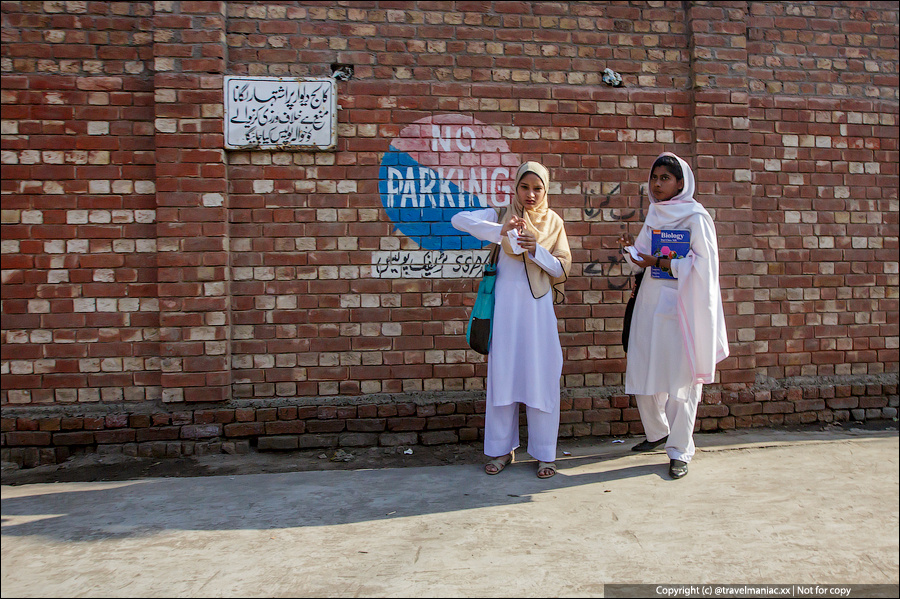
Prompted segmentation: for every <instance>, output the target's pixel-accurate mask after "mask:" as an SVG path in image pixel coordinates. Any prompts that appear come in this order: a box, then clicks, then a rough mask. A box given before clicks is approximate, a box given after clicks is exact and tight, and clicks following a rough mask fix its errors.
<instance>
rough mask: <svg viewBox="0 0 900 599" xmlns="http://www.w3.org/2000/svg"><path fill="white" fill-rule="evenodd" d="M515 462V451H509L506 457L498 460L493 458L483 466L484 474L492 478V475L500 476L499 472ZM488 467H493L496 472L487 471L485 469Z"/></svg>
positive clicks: (503, 456)
mask: <svg viewBox="0 0 900 599" xmlns="http://www.w3.org/2000/svg"><path fill="white" fill-rule="evenodd" d="M505 458H509V459H508V460H507V459H505ZM515 460H516V452H515V451H511V452H509V453H508V454H506V455H502V456H500V457H499V458H494V459H493V460H491V461H490V462H488V463H487V464H485V465H484V473H485V474H490V475H492V476H493V475H494V474H500V473H501V472H503V469H504V468H506V467H507V466H509V465H510V464H512V463H513V462H514V461H515ZM488 466H493V467H494V468H496V469H497V470H496V472H491V471H490V470H488V469H487V467H488Z"/></svg>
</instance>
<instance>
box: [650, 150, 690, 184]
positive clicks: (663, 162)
mask: <svg viewBox="0 0 900 599" xmlns="http://www.w3.org/2000/svg"><path fill="white" fill-rule="evenodd" d="M658 166H664V167H666V169H668V171H669V172H670V173H671V174H672V176H673V177H675V179H677V180H678V181H681V180H682V179H684V173H683V172H682V170H681V164H679V163H678V159H677V158H675V157H674V156H660V157H659V158H657V159H656V162H654V163H653V168H651V169H650V172H651V173H652V172H653V171H654V170H655V169H656V167H658Z"/></svg>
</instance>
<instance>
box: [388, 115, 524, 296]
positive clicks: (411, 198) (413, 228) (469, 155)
mask: <svg viewBox="0 0 900 599" xmlns="http://www.w3.org/2000/svg"><path fill="white" fill-rule="evenodd" d="M518 166H519V158H518V156H516V155H515V154H513V153H511V152H510V151H509V146H508V145H507V143H506V141H505V140H504V139H502V137H501V136H500V132H499V131H497V129H495V128H494V127H491V126H489V125H485V124H484V123H481V122H479V121H478V120H476V119H475V118H473V117H470V116H465V115H456V114H443V115H436V116H432V117H426V118H424V119H420V120H418V121H416V122H414V123H412V124H410V125H408V126H407V127H405V128H404V129H403V130H401V131H400V133H399V135H398V136H397V137H396V138H395V139H394V140H393V141H392V142H391V145H390V148H389V149H388V151H387V152H385V154H384V157H383V158H382V161H381V166H380V168H379V173H378V188H379V193H380V194H381V200H382V204H383V206H384V210H385V213H386V214H387V216H388V218H390V220H391V221H392V222H393V223H394V226H395V227H396V229H397V231H398V232H399V233H401V234H403V235H405V236H406V237H408V238H409V239H410V240H412V241H413V242H415V244H416V245H417V246H418V247H419V249H418V250H393V251H382V252H374V253H373V255H372V276H373V277H375V278H455V277H477V276H480V275H481V271H482V266H483V264H484V261H485V259H486V258H487V253H488V252H487V250H486V249H481V248H483V247H484V246H485V245H486V244H485V243H484V242H481V241H479V240H478V239H475V238H474V237H472V236H470V235H468V234H466V233H463V232H461V231H458V230H456V229H454V228H453V225H451V224H450V219H451V218H452V217H453V215H454V214H456V213H457V212H460V211H463V210H477V209H479V208H489V207H493V208H502V207H504V206H508V205H509V203H510V201H511V199H512V195H511V194H512V193H513V189H512V187H513V185H514V181H513V179H514V177H515V171H516V168H517V167H518Z"/></svg>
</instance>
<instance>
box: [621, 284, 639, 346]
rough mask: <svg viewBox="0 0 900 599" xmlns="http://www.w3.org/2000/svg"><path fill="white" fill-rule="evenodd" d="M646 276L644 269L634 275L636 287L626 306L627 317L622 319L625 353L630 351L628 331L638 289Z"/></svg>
mask: <svg viewBox="0 0 900 599" xmlns="http://www.w3.org/2000/svg"><path fill="white" fill-rule="evenodd" d="M643 278H644V271H643V270H642V271H641V272H639V273H637V274H636V275H635V276H634V287H633V288H632V290H631V297H629V298H628V304H626V306H625V319H624V320H623V321H622V347H623V348H624V349H625V353H626V354H627V353H628V333H630V332H631V316H632V314H633V313H634V301H635V300H636V299H637V294H638V289H640V288H641V279H643Z"/></svg>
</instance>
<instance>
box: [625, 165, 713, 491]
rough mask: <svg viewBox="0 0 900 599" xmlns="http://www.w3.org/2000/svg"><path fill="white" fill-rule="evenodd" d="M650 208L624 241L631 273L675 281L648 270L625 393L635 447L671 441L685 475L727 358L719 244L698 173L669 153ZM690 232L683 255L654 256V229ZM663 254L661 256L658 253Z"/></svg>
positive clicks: (673, 462)
mask: <svg viewBox="0 0 900 599" xmlns="http://www.w3.org/2000/svg"><path fill="white" fill-rule="evenodd" d="M647 195H648V197H649V200H650V207H649V210H648V213H647V219H646V221H645V222H644V225H643V227H642V228H641V232H640V233H639V234H638V237H637V240H634V239H632V237H631V235H629V234H628V233H627V232H626V233H623V234H622V236H621V237H620V238H619V240H618V242H619V245H620V246H623V247H628V246H633V249H634V250H636V252H635V254H631V253H630V252H628V251H625V252H623V253H624V255H625V259H626V261H627V262H628V263H629V264H631V265H632V268H633V269H634V270H637V271H641V270H644V269H647V268H651V267H656V268H661V269H663V270H665V271H668V272H670V273H671V275H672V276H674V277H675V279H674V280H673V279H667V278H654V277H652V276H649V275H650V273H647V272H645V273H644V276H643V279H642V281H641V285H640V290H639V291H638V294H637V298H636V301H635V305H634V313H633V316H632V320H631V329H630V332H629V335H628V351H627V357H628V361H627V366H626V369H625V392H626V393H629V394H632V395H634V396H635V400H636V401H637V406H638V411H639V412H640V415H641V423H642V424H643V426H644V432H645V433H646V435H647V439H646V440H645V441H644V442H642V443H639V444H638V445H636V446H635V447H633V448H632V449H633V450H635V451H650V450H652V449H655V448H656V447H658V446H659V445H662V444H665V447H666V453H667V454H668V456H669V460H670V463H669V474H670V476H672V478H681V477H682V476H684V475H685V474H687V465H688V463H689V462H690V461H691V458H692V457H693V455H694V449H695V448H694V440H693V431H694V422H695V420H696V417H697V405H698V404H699V403H700V397H701V394H702V390H703V384H704V383H711V382H713V379H714V377H715V372H716V364H718V363H719V362H721V361H722V360H724V359H725V358H726V357H728V339H727V336H726V333H725V316H724V313H723V311H722V293H721V290H720V288H719V246H718V241H717V239H716V228H715V225H714V224H713V220H712V217H710V215H709V212H707V211H706V209H705V208H704V207H703V206H702V205H700V203H699V202H697V201H696V200H695V199H694V173H693V172H692V171H691V167H690V166H688V164H687V163H686V162H685V161H684V160H682V159H681V158H679V157H678V156H676V155H675V154H671V153H669V152H666V153H664V154H661V155H660V156H659V157H658V158H657V159H656V161H655V162H654V163H653V168H652V169H651V171H650V180H649V184H648V187H647ZM659 230H687V231H689V232H690V250H689V251H688V252H687V255H686V256H684V257H677V258H670V257H669V256H661V255H653V254H652V252H651V237H652V233H653V231H659ZM657 254H659V252H657Z"/></svg>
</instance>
